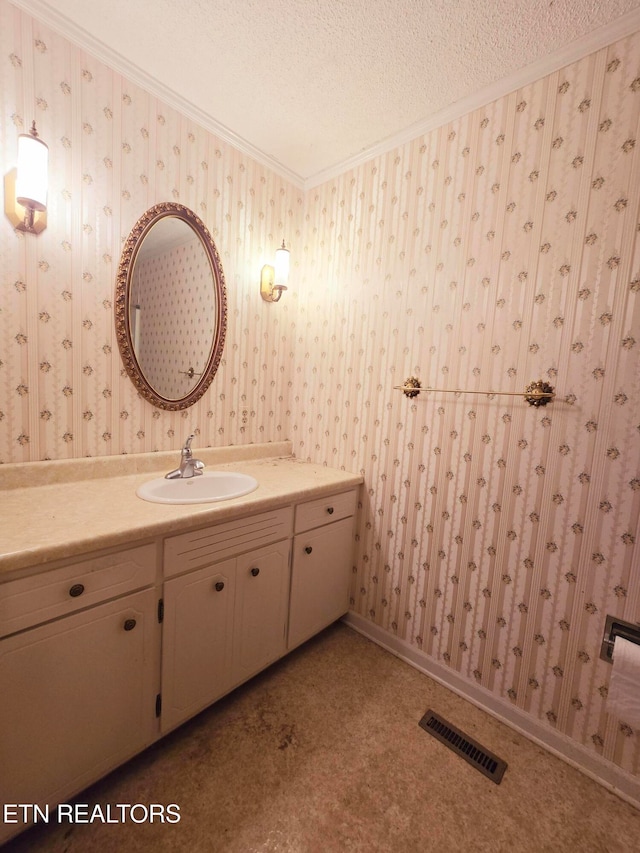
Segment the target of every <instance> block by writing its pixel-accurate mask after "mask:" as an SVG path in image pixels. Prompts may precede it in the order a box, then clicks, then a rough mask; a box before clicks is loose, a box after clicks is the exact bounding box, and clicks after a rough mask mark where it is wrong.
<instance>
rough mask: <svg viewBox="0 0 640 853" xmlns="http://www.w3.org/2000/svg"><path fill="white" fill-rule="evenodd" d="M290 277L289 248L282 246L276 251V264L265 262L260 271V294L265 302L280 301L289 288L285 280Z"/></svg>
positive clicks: (283, 243) (283, 244)
mask: <svg viewBox="0 0 640 853" xmlns="http://www.w3.org/2000/svg"><path fill="white" fill-rule="evenodd" d="M288 279H289V250H288V249H287V247H286V246H285V242H284V240H283V241H282V246H280V248H279V249H278V250H277V251H276V259H275V265H272V264H265V265H264V266H263V267H262V271H261V273H260V296H261V297H262V298H263V299H264V301H265V302H279V301H280V298H281V297H282V293H283V291H285V290H287V286H286V284H285V283H284V282H286V281H288Z"/></svg>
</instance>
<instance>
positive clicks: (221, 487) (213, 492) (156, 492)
mask: <svg viewBox="0 0 640 853" xmlns="http://www.w3.org/2000/svg"><path fill="white" fill-rule="evenodd" d="M257 488H258V481H257V480H256V479H255V478H254V477H250V476H249V475H248V474H238V473H235V472H234V471H204V472H203V473H202V474H201V475H200V476H198V477H189V478H187V479H177V480H167V479H166V477H158V478H157V479H156V480H149V481H148V482H147V483H143V484H142V485H141V486H139V487H138V488H137V489H136V494H137V496H138V497H139V498H142V499H143V500H145V501H151V502H152V503H157V504H203V503H211V502H213V501H227V500H230V499H231V498H239V497H241V496H242V495H248V494H249V492H253V491H254V490H255V489H257Z"/></svg>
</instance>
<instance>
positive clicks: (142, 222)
mask: <svg viewBox="0 0 640 853" xmlns="http://www.w3.org/2000/svg"><path fill="white" fill-rule="evenodd" d="M168 218H173V219H175V220H177V221H179V222H181V223H185V224H186V225H187V226H189V228H190V229H191V231H192V232H193V233H194V234H195V235H196V236H197V237H198V239H199V242H200V244H201V246H202V249H203V250H204V253H205V255H206V258H207V260H208V264H209V267H210V270H211V288H212V293H213V299H212V301H213V303H214V304H213V306H212V309H211V318H210V323H211V346H210V348H209V351H208V355H207V356H206V359H207V360H206V363H205V364H204V365H196V366H195V367H194V365H193V364H188V365H187V364H186V363H185V364H184V365H181V366H180V368H179V369H177V372H178V373H180V374H184V375H185V376H186V377H187V378H188V379H190V380H193V379H194V377H198V376H199V378H198V379H197V380H196V381H195V383H193V382H192V383H191V386H190V387H189V389H188V390H187V391H186V392H185V393H184V394H183V395H182V394H181V395H179V396H178V395H177V396H175V397H174V396H172V395H169V394H167V393H163V391H162V390H161V389H158V388H156V387H154V385H153V384H152V382H151V381H150V379H149V377H148V376H147V375H146V374H145V370H144V368H143V365H142V364H141V363H140V362H141V359H140V350H139V349H138V351H136V346H135V343H134V338H135V337H136V335H135V330H134V328H133V326H134V323H135V321H132V316H133V313H132V309H133V308H134V307H135V306H133V305H132V298H131V297H132V292H133V290H134V275H135V272H136V261H137V260H138V258H139V257H140V252H141V248H142V245H143V243H144V241H145V239H146V238H148V237H149V240H148V242H147V246H149V245H154V248H155V250H156V252H162V251H163V249H164V248H166V247H163V246H162V244H161V243H160V244H159V245H158V246H156V237H157V235H158V233H159V232H160V231H161V230H164V229H165V228H166V227H168V226H169V225H170V224H171V223H168V222H167V221H166V220H167V219H168ZM160 222H163V225H162V228H161V229H159V228H157V227H156V226H158V223H160ZM154 228H156V233H155V234H153V235H152V236H150V235H151V232H152V231H153V229H154ZM183 230H184V229H183ZM187 234H188V232H187ZM166 250H167V251H169V249H168V248H167V249H166ZM187 284H188V282H187ZM182 286H183V287H184V286H185V283H184V281H183V283H182ZM203 319H204V322H205V324H206V323H207V322H208V320H207V318H206V317H205V318H202V317H200V318H199V320H200V321H201V322H202V320H203ZM165 321H166V322H172V321H173V318H172V317H168V318H165ZM176 322H177V318H176ZM115 323H116V337H117V340H118V347H119V349H120V355H121V356H122V361H123V363H124V366H125V368H126V371H127V373H128V374H129V377H130V378H131V381H132V382H133V384H134V386H135V387H136V389H137V391H138V392H139V393H140V395H141V396H142V397H144V399H145V400H148V401H149V402H150V403H152V404H153V405H154V406H157V407H158V408H159V409H165V410H167V411H180V410H182V409H187V408H188V407H189V406H192V405H193V404H194V403H195V402H196V401H197V400H199V399H200V397H202V395H203V394H204V393H205V391H206V390H207V388H208V387H209V385H211V382H212V381H213V378H214V376H215V374H216V371H217V369H218V366H219V364H220V359H221V357H222V350H223V347H224V340H225V336H226V330H227V294H226V289H225V281H224V273H223V271H222V264H221V262H220V256H219V254H218V250H217V249H216V246H215V243H214V242H213V239H212V238H211V235H210V233H209V231H208V230H207V227H206V226H205V224H204V223H203V222H202V220H201V219H200V218H199V217H198V216H197V215H196V214H195V213H194V212H193V211H192V210H190V209H189V208H188V207H185V206H184V205H181V204H176V203H174V202H163V203H161V204H156V205H155V206H154V207H152V208H150V209H149V210H147V211H146V213H144V214H143V215H142V216H141V217H140V219H139V220H138V221H137V222H136V224H135V226H134V227H133V229H132V231H131V233H130V234H129V236H128V238H127V240H126V242H125V245H124V248H123V250H122V255H121V258H120V266H119V268H118V278H117V284H116V308H115ZM172 358H173V359H174V360H175V358H176V353H175V352H173V353H172ZM182 368H184V369H182ZM185 381H186V380H185Z"/></svg>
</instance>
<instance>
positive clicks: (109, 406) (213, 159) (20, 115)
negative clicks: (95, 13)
mask: <svg viewBox="0 0 640 853" xmlns="http://www.w3.org/2000/svg"><path fill="white" fill-rule="evenodd" d="M0 107H1V111H0V163H1V164H2V172H3V175H4V173H5V172H6V171H8V170H9V169H10V168H12V167H13V166H14V165H15V160H16V155H17V137H18V134H19V133H20V132H22V131H23V130H25V129H28V127H29V125H30V123H31V120H32V118H35V120H36V122H37V126H38V129H39V132H40V135H41V137H42V138H43V139H44V140H45V142H47V144H48V145H49V159H50V187H49V209H48V222H49V225H48V228H47V230H46V231H44V232H43V233H42V234H41V235H40V236H39V237H37V238H33V237H31V236H27V237H23V236H21V235H19V234H17V233H14V231H13V229H12V227H11V225H10V223H9V221H8V220H7V219H6V217H5V216H4V214H2V216H1V217H0V272H1V275H2V279H1V282H0V287H2V300H1V303H0V304H1V307H2V313H1V314H0V362H1V364H0V462H18V461H30V460H38V459H59V458H70V457H81V456H100V455H109V454H119V453H125V452H126V453H136V452H142V451H149V450H156V449H158V450H169V449H172V448H179V447H180V446H181V444H182V443H183V441H184V438H185V437H186V435H188V434H189V433H190V432H196V434H197V436H198V437H197V440H196V442H194V447H195V446H196V445H197V444H198V443H199V444H201V445H212V446H216V445H225V444H237V443H243V442H248V441H272V440H281V439H283V438H285V437H286V431H287V422H288V416H287V415H286V412H285V410H284V407H283V406H282V405H280V404H279V403H278V398H279V397H282V396H283V395H284V394H285V393H287V389H288V385H287V380H288V375H289V361H290V357H289V352H290V350H291V348H292V346H293V340H291V341H289V336H290V334H291V332H290V328H289V324H288V323H287V317H288V313H289V311H290V306H291V302H289V303H288V304H284V305H283V306H281V307H280V309H279V310H278V311H277V312H276V311H273V310H271V309H272V306H269V305H267V304H266V303H264V302H262V300H261V299H260V295H259V291H258V280H259V271H260V267H261V265H262V263H264V261H265V259H266V258H267V257H271V258H273V254H274V252H275V249H276V248H277V247H278V246H279V245H280V243H281V241H282V239H283V237H286V239H287V242H295V239H296V236H295V235H296V232H297V231H298V229H299V227H300V225H301V221H302V193H301V191H300V190H299V189H297V188H295V187H294V186H292V185H291V184H290V183H288V182H287V181H285V180H283V179H282V178H280V177H278V176H277V175H275V174H273V172H271V171H269V170H268V169H266V168H265V167H263V166H261V165H259V164H257V163H256V162H254V161H252V160H251V159H250V158H248V157H246V156H244V155H242V154H240V153H239V152H238V151H236V150H234V149H233V148H231V147H230V146H228V145H225V144H223V143H221V142H220V140H218V139H216V138H215V137H214V136H211V135H210V134H208V133H206V132H205V131H203V130H202V129H201V128H200V127H198V126H197V125H196V124H195V123H194V122H192V121H190V120H188V119H186V118H184V117H183V116H181V115H180V114H179V113H177V112H176V111H175V110H174V109H170V108H168V107H166V106H165V105H163V104H162V103H160V102H159V101H157V100H156V99H155V98H153V97H151V96H150V95H149V94H147V93H146V92H144V91H142V90H141V89H140V88H138V87H136V86H135V85H133V84H131V83H129V82H128V81H127V80H126V79H124V78H123V77H122V76H120V75H118V74H116V73H114V72H112V71H111V70H109V69H108V68H106V67H105V66H104V65H103V64H101V63H100V62H99V61H97V60H96V59H94V58H92V57H91V56H89V55H87V54H85V53H83V52H82V51H81V50H79V49H77V48H75V47H74V46H73V45H71V44H70V43H69V42H67V41H66V40H65V39H63V38H61V37H60V36H59V35H56V34H55V33H53V32H52V31H50V30H48V29H47V28H46V27H45V26H43V25H42V24H40V23H39V22H38V21H37V20H35V19H33V18H31V17H30V16H28V15H25V14H24V13H21V12H19V11H18V10H17V9H15V7H13V6H11V5H10V4H9V3H8V2H7V0H0ZM160 201H176V202H180V203H181V204H185V205H187V206H188V207H190V208H192V209H193V210H194V211H195V212H196V213H197V214H198V215H199V216H200V218H201V219H202V220H203V221H204V222H205V224H206V226H207V227H208V229H209V230H210V232H211V233H212V236H213V239H214V241H215V242H216V245H217V247H218V250H219V252H220V255H221V259H222V264H223V267H224V272H225V277H226V281H227V288H228V310H229V333H228V335H227V341H228V343H227V346H226V348H225V352H224V358H223V362H222V364H221V367H220V369H219V371H218V376H217V378H216V381H215V383H214V385H213V387H212V388H211V389H210V391H209V392H208V393H207V394H206V395H205V397H203V398H202V400H200V401H199V402H198V403H197V404H196V405H195V406H194V407H193V408H191V409H189V410H188V411H187V412H182V413H166V412H161V411H160V410H157V409H154V408H153V407H152V406H151V405H149V404H148V403H146V402H144V401H143V400H142V399H141V398H140V397H138V395H137V393H136V391H135V389H134V387H133V385H132V383H131V382H130V381H129V379H128V377H127V376H126V374H124V372H123V366H122V363H121V360H120V355H119V352H118V347H117V342H116V337H115V330H114V318H113V300H114V287H115V280H116V275H117V271H118V263H119V259H120V252H121V249H122V245H123V242H124V240H125V239H126V237H127V235H128V233H129V231H130V229H131V228H132V226H133V225H134V224H135V223H136V221H137V219H138V218H139V217H140V215H141V214H142V213H143V212H144V211H145V210H146V209H148V208H149V207H151V206H153V205H154V204H156V203H158V202H160Z"/></svg>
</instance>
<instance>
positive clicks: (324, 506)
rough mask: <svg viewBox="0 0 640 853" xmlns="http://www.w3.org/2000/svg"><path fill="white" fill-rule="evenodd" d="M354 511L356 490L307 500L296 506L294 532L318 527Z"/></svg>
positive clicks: (345, 516)
mask: <svg viewBox="0 0 640 853" xmlns="http://www.w3.org/2000/svg"><path fill="white" fill-rule="evenodd" d="M355 511H356V490H355V489H352V490H351V491H350V492H341V493H340V494H339V495H329V496H328V497H326V498H318V499H317V500H315V501H308V502H307V503H304V504H299V505H298V506H297V507H296V530H295V532H296V533H300V532H301V531H303V530H311V528H312V527H320V526H321V525H323V524H329V522H331V521H338V519H340V518H347V517H348V516H350V515H353V514H354V513H355Z"/></svg>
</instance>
